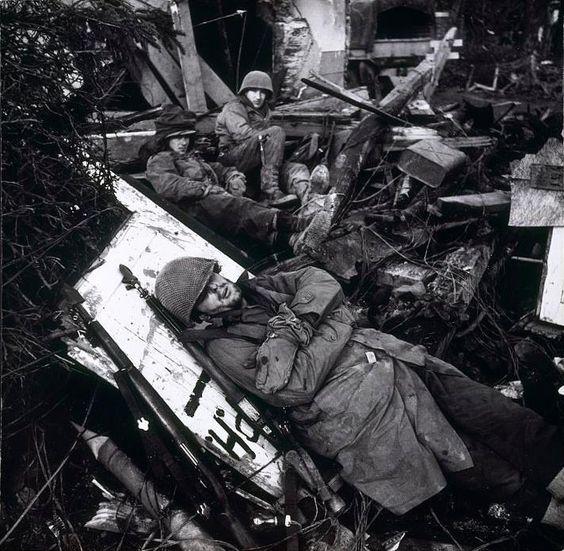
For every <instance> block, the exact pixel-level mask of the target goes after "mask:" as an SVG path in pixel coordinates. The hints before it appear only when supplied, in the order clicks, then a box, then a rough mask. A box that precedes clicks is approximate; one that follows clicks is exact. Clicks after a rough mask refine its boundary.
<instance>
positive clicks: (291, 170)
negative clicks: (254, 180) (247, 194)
mask: <svg viewBox="0 0 564 551" xmlns="http://www.w3.org/2000/svg"><path fill="white" fill-rule="evenodd" d="M272 93H273V89H272V80H271V79H270V76H269V75H267V74H266V73H263V72H262V71H251V72H250V73H248V74H247V75H246V76H245V78H244V79H243V82H242V84H241V87H240V88H239V92H238V94H239V95H238V97H237V98H236V99H234V100H232V101H231V102H229V103H227V104H226V105H225V106H224V107H223V110H222V111H221V113H220V114H219V116H218V117H217V122H216V126H215V132H216V134H217V135H218V137H219V150H220V153H219V157H218V161H219V162H221V163H222V164H223V165H225V166H235V167H237V169H238V170H240V171H241V172H243V173H245V174H247V173H248V172H249V171H251V170H253V169H255V168H258V167H260V181H261V182H260V187H261V192H262V195H263V197H264V201H265V203H266V204H268V205H270V206H276V207H280V208H282V207H285V206H291V205H292V203H294V204H295V202H296V196H297V198H299V200H300V202H301V203H302V205H303V204H305V203H306V202H307V201H308V200H309V195H310V189H311V184H310V173H309V170H308V168H307V167H306V166H305V165H304V164H301V163H293V162H292V163H291V162H284V145H285V141H286V134H285V132H284V130H283V129H282V128H281V127H279V126H274V125H272V124H271V121H270V119H271V112H270V108H269V106H268V101H269V100H270V98H271V97H272Z"/></svg>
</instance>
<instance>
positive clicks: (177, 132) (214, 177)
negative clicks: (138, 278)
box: [146, 105, 331, 254]
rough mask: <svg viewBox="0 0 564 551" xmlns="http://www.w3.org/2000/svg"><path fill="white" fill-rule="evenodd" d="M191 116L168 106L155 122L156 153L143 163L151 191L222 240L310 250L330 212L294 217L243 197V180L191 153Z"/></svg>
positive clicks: (323, 230)
mask: <svg viewBox="0 0 564 551" xmlns="http://www.w3.org/2000/svg"><path fill="white" fill-rule="evenodd" d="M195 120H196V119H195V116H194V114H193V113H191V112H189V111H183V110H182V109H181V108H180V107H176V106H172V105H170V106H166V107H165V108H164V109H163V113H162V114H161V116H160V117H159V118H158V119H157V120H156V122H155V128H156V134H155V143H156V148H157V149H158V152H156V153H155V154H154V155H152V156H151V157H149V160H148V161H147V171H146V175H147V179H148V180H149V182H151V184H152V186H153V187H154V188H155V191H156V192H157V193H158V194H159V195H161V196H162V197H164V198H165V199H168V200H169V201H172V202H174V203H176V204H178V206H180V207H181V208H182V209H183V210H185V211H186V212H188V213H189V214H190V215H192V216H193V217H194V218H196V219H197V220H199V221H200V222H201V223H202V224H205V225H206V226H210V227H211V228H212V229H214V230H215V231H217V232H218V233H220V234H223V235H225V236H226V237H228V238H230V237H233V236H237V237H245V238H250V239H253V240H256V241H259V242H262V243H265V244H267V245H271V246H273V247H274V248H275V249H280V248H286V247H288V246H291V247H292V248H293V251H294V253H296V254H298V253H301V252H308V250H314V249H315V248H316V247H317V246H318V245H319V244H320V243H321V241H322V240H323V239H325V237H326V236H327V234H328V232H329V228H330V225H331V214H330V213H329V212H325V211H322V212H318V213H317V214H315V215H314V216H304V215H300V216H296V215H294V214H291V213H287V212H283V211H280V210H277V209H274V208H269V207H266V206H264V205H261V204H259V203H257V202H256V201H253V200H252V199H249V198H247V197H243V196H242V195H243V193H244V191H245V176H244V175H243V174H242V173H241V172H239V171H237V170H236V169H235V168H234V167H226V166H223V165H222V164H220V163H207V162H205V161H204V160H203V159H202V158H201V157H200V155H199V154H198V153H197V152H196V151H194V149H193V148H192V138H193V137H194V135H195V134H196V129H195Z"/></svg>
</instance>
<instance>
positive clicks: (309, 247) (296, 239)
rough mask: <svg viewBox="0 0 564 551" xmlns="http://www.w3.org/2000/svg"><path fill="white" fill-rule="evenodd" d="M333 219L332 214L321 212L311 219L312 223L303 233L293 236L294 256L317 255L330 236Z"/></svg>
mask: <svg viewBox="0 0 564 551" xmlns="http://www.w3.org/2000/svg"><path fill="white" fill-rule="evenodd" d="M331 218H332V215H331V213H330V212H326V211H320V212H318V213H316V214H315V215H314V216H313V217H312V218H311V222H309V224H308V225H307V227H306V228H305V229H304V230H303V231H301V232H300V233H294V234H292V236H291V237H290V245H291V246H292V250H293V251H294V254H296V255H297V254H301V253H305V254H309V253H315V251H316V250H317V249H318V248H319V246H320V245H321V243H323V241H325V239H327V236H328V235H329V230H330V229H331Z"/></svg>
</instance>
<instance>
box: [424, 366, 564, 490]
mask: <svg viewBox="0 0 564 551" xmlns="http://www.w3.org/2000/svg"><path fill="white" fill-rule="evenodd" d="M414 369H415V370H416V371H417V372H418V373H419V375H420V377H421V378H422V379H423V381H424V382H425V384H426V385H427V388H428V389H429V390H430V391H431V394H432V395H433V398H435V400H436V402H437V403H438V404H439V407H440V408H441V410H442V411H443V413H444V414H445V416H446V417H447V419H448V420H449V422H450V423H451V424H452V425H453V426H454V427H455V428H456V429H459V430H461V431H462V432H464V433H466V434H468V435H470V436H471V437H473V438H474V439H475V440H477V441H478V442H480V443H481V444H483V445H485V446H487V447H488V448H490V449H491V450H493V451H494V452H495V453H496V454H498V455H499V456H500V457H502V458H503V459H505V460H506V461H507V462H508V463H510V464H511V465H513V467H514V468H516V469H517V470H518V471H519V472H521V473H523V474H524V476H525V477H527V478H529V479H530V480H531V481H534V483H536V484H537V485H539V486H540V487H541V488H546V489H547V490H548V491H549V492H550V493H551V494H552V495H554V496H555V497H557V498H559V499H562V497H564V442H563V440H562V437H561V435H560V433H559V430H558V429H557V427H555V426H552V425H550V424H548V423H547V422H546V421H545V420H544V419H543V418H542V417H541V416H540V415H538V414H537V413H535V412H534V411H532V410H531V409H528V408H526V407H523V406H520V405H518V404H515V403H514V402H512V401H511V400H510V399H509V398H506V397H505V396H503V395H502V394H501V393H499V392H497V391H496V390H494V389H492V388H490V387H488V386H486V385H483V384H480V383H478V382H476V381H474V380H472V379H470V378H469V377H466V376H465V375H463V374H462V373H461V372H460V371H458V370H457V369H456V368H455V367H454V366H452V365H451V364H448V363H446V362H443V361H442V360H439V359H438V358H434V357H432V356H428V357H427V359H426V366H425V368H417V367H414Z"/></svg>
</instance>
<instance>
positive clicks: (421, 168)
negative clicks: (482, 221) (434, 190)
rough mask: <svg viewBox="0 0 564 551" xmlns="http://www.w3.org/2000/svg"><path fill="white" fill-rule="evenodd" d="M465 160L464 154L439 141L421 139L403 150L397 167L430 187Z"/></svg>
mask: <svg viewBox="0 0 564 551" xmlns="http://www.w3.org/2000/svg"><path fill="white" fill-rule="evenodd" d="M467 161H468V157H467V156H466V154H464V153H463V152H462V151H460V150H458V149H453V148H452V147H449V146H448V145H445V144H444V143H442V142H441V141H438V140H421V141H419V142H417V143H414V144H413V145H410V146H409V147H408V148H407V149H406V150H405V151H403V153H402V154H401V156H400V158H399V161H398V163H397V167H398V168H399V169H400V170H401V171H402V172H404V173H405V174H409V176H411V177H413V178H416V179H417V180H419V181H420V182H423V183H424V184H426V185H428V186H430V187H438V186H440V185H441V184H442V183H443V182H444V180H445V178H447V177H449V176H452V175H453V174H454V173H455V172H456V171H457V170H459V169H460V168H461V167H462V166H464V164H465V163H466V162H467Z"/></svg>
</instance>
